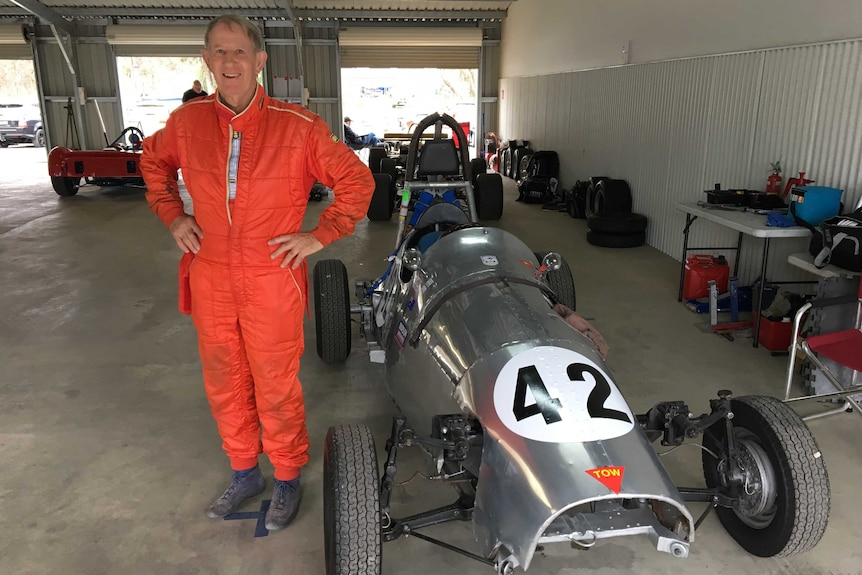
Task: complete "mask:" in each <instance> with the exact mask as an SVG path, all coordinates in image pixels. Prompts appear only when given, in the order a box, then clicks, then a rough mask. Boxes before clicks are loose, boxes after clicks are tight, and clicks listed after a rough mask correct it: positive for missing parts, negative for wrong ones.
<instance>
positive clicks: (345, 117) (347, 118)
mask: <svg viewBox="0 0 862 575" xmlns="http://www.w3.org/2000/svg"><path fill="white" fill-rule="evenodd" d="M344 121H345V122H352V121H353V120H351V119H350V116H344Z"/></svg>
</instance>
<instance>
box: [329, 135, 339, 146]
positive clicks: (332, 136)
mask: <svg viewBox="0 0 862 575" xmlns="http://www.w3.org/2000/svg"><path fill="white" fill-rule="evenodd" d="M329 139H330V140H332V141H333V142H335V143H336V144H337V143H338V136H336V135H335V134H329Z"/></svg>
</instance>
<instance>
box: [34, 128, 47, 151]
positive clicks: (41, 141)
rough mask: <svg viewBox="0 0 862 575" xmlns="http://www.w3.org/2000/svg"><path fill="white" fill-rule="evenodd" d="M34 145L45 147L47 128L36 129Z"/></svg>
mask: <svg viewBox="0 0 862 575" xmlns="http://www.w3.org/2000/svg"><path fill="white" fill-rule="evenodd" d="M33 145H34V146H35V147H37V148H44V147H45V130H43V129H42V128H37V129H36V133H35V134H34V135H33Z"/></svg>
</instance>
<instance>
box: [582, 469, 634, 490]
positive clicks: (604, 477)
mask: <svg viewBox="0 0 862 575" xmlns="http://www.w3.org/2000/svg"><path fill="white" fill-rule="evenodd" d="M586 472H587V474H588V475H589V476H590V477H592V478H594V479H596V480H597V481H598V482H599V483H601V484H602V485H604V486H605V487H607V488H608V489H610V490H611V491H613V492H614V493H616V494H617V495H619V493H620V489H621V488H622V485H623V475H624V474H625V472H626V468H625V467H596V468H595V469H587V471H586Z"/></svg>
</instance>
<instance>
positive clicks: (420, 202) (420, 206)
mask: <svg viewBox="0 0 862 575" xmlns="http://www.w3.org/2000/svg"><path fill="white" fill-rule="evenodd" d="M435 197H439V198H440V199H441V200H443V201H444V202H448V203H450V204H455V205H456V206H458V207H462V206H461V202H460V201H459V200H458V198H456V197H455V190H446V191H445V192H443V193H442V194H440V195H439V196H437V195H436V194H434V193H433V192H429V191H423V192H419V198H418V199H417V200H416V205H415V206H414V207H413V215H412V216H411V217H410V225H411V226H413V227H415V226H416V222H418V221H419V218H420V217H421V216H422V212H424V211H425V210H426V209H427V208H428V206H430V205H431V204H432V203H433V202H434V198H435Z"/></svg>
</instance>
